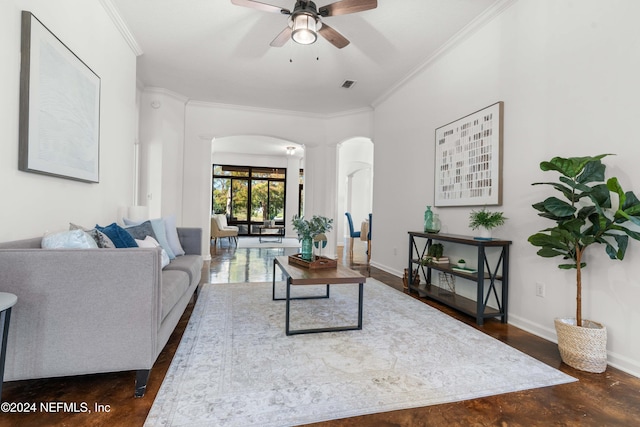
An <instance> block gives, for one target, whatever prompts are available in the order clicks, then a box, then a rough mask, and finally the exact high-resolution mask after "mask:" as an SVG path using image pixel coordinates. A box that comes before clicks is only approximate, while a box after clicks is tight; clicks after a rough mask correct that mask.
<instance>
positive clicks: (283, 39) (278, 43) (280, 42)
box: [269, 27, 291, 47]
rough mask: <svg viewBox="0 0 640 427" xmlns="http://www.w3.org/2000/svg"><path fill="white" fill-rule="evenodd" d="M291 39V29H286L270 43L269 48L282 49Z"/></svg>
mask: <svg viewBox="0 0 640 427" xmlns="http://www.w3.org/2000/svg"><path fill="white" fill-rule="evenodd" d="M290 38H291V27H286V28H285V29H284V30H282V32H281V33H280V34H278V35H277V36H276V38H275V39H273V41H272V42H271V43H269V46H271V47H282V46H284V45H285V44H286V43H287V42H288V41H289V39H290Z"/></svg>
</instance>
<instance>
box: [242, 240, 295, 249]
mask: <svg viewBox="0 0 640 427" xmlns="http://www.w3.org/2000/svg"><path fill="white" fill-rule="evenodd" d="M299 247H300V242H299V241H298V239H295V238H290V237H285V238H283V239H282V241H281V242H278V241H277V240H276V239H275V238H274V237H263V240H262V242H260V239H259V238H258V237H239V238H238V248H240V249H253V248H299Z"/></svg>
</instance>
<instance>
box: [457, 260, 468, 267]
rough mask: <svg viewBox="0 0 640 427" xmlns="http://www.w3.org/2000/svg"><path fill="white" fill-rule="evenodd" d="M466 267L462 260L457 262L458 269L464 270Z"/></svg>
mask: <svg viewBox="0 0 640 427" xmlns="http://www.w3.org/2000/svg"><path fill="white" fill-rule="evenodd" d="M466 266H467V262H466V261H465V260H463V259H459V260H458V267H460V268H465V267H466Z"/></svg>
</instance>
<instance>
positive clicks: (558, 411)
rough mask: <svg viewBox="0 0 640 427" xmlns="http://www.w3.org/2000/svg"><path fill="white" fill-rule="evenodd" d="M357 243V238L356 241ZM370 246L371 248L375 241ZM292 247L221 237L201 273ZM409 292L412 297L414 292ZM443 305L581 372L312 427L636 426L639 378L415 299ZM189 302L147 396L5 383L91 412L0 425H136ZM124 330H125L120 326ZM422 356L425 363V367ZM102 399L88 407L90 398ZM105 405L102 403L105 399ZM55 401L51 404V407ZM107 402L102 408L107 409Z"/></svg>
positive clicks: (234, 272) (244, 276)
mask: <svg viewBox="0 0 640 427" xmlns="http://www.w3.org/2000/svg"><path fill="white" fill-rule="evenodd" d="M358 244H359V245H360V242H358ZM374 250H375V247H374ZM295 251H296V250H291V249H288V250H287V249H238V250H236V248H235V246H234V245H233V244H231V245H229V243H228V242H226V241H225V242H222V243H221V246H220V247H218V248H215V249H212V252H211V254H212V261H211V263H210V265H206V266H205V271H204V279H203V280H208V281H209V282H211V283H232V282H239V281H270V280H271V275H272V263H271V260H272V259H273V257H274V256H277V255H287V254H289V253H294V252H295ZM340 252H341V253H340V259H341V261H342V262H343V264H345V265H350V266H351V268H353V269H356V270H359V271H361V272H363V273H364V274H367V275H370V276H371V277H374V278H376V279H377V280H380V281H382V282H384V283H386V284H388V285H390V286H392V287H394V288H397V289H399V290H402V280H401V279H399V278H397V277H395V276H392V275H390V274H388V273H385V272H383V271H381V270H378V269H376V268H374V267H369V266H367V265H366V257H365V255H364V248H363V247H362V246H358V247H357V248H356V250H355V251H354V260H353V263H351V262H349V260H348V259H347V258H346V256H344V255H343V254H342V251H340ZM414 297H415V298H418V297H417V296H415V295H414ZM418 299H420V300H422V301H424V303H425V304H429V305H431V306H433V307H436V308H438V309H440V310H442V311H443V312H446V313H448V314H450V315H451V316H453V317H455V318H457V319H459V320H461V321H463V322H465V323H467V324H469V325H471V326H473V327H476V328H477V329H479V330H481V331H483V332H484V333H486V334H488V335H490V336H492V337H494V338H496V339H499V340H500V341H502V342H505V343H506V344H508V345H510V346H512V347H515V348H517V349H519V350H520V351H523V352H524V353H527V354H529V355H531V356H533V357H535V358H536V359H538V360H541V361H542V362H544V363H546V364H548V365H550V366H552V367H554V368H557V369H560V370H561V371H563V372H566V373H567V374H569V375H572V376H574V377H576V378H578V379H579V381H578V382H574V383H571V384H563V385H559V386H554V387H545V388H539V389H534V390H527V391H522V392H517V393H509V394H503V395H497V396H490V397H486V398H481V399H473V400H467V401H463V402H457V403H451V404H444V405H435V406H428V407H423V408H416V409H407V410H401V411H393V412H386V413H379V414H374V415H367V416H361V417H353V418H348V419H342V420H336V421H330V422H323V423H317V424H313V426H317V427H320V426H322V427H347V426H387V427H392V426H393V427H396V426H638V425H640V379H639V378H636V377H633V376H631V375H628V374H626V373H624V372H621V371H620V370H618V369H614V368H611V367H608V368H607V370H606V372H604V373H602V374H590V373H585V372H580V371H576V370H574V369H572V368H570V367H568V366H566V365H564V364H562V363H561V361H560V355H559V353H558V350H557V346H556V345H555V344H553V343H551V342H549V341H546V340H544V339H541V338H538V337H536V336H534V335H531V334H529V333H527V332H525V331H522V330H520V329H518V328H516V327H514V326H511V325H503V324H501V323H500V322H499V321H493V320H490V321H487V322H485V324H484V326H482V327H478V326H476V325H475V323H474V321H473V319H472V318H470V317H469V316H466V315H463V314H460V313H457V312H455V311H453V310H451V309H448V308H446V307H444V306H441V305H439V304H438V303H435V302H432V301H426V300H424V299H422V298H418ZM192 309H193V303H192V304H190V305H189V307H188V308H187V310H186V312H185V314H184V316H183V317H182V319H181V321H180V323H179V325H178V327H177V328H176V330H175V331H174V333H173V335H172V336H171V338H170V339H169V342H168V344H167V346H166V347H165V349H164V350H163V352H162V354H161V355H160V357H159V359H158V361H157V362H156V364H155V366H154V368H153V370H152V371H151V378H150V379H149V384H148V390H147V393H146V395H145V396H144V397H143V398H141V399H135V398H134V397H133V383H134V376H135V373H134V372H121V373H112V374H100V375H87V376H80V377H68V378H54V379H42V380H29V381H14V382H8V383H5V384H4V389H3V393H2V398H3V399H2V400H3V402H13V403H18V402H20V403H36V404H37V405H38V406H39V405H40V403H41V402H62V403H66V404H72V403H77V404H78V406H80V404H81V403H83V402H84V403H86V404H87V405H88V407H89V409H91V410H92V412H91V413H72V412H58V413H46V412H42V411H40V410H37V411H36V412H35V413H0V426H127V427H135V426H142V424H143V423H144V420H145V418H146V416H147V413H148V412H149V409H150V408H151V405H152V403H153V400H154V398H155V396H156V394H157V392H158V389H159V388H160V385H161V383H162V380H163V378H164V376H165V374H166V371H167V369H168V368H169V365H170V363H171V359H172V357H173V354H174V353H175V351H176V348H177V346H178V344H179V342H180V338H181V336H182V333H183V332H184V329H185V327H186V325H187V322H188V320H189V316H190V315H191V311H192ZM123 333H126V332H125V331H123ZM427 362H428V361H425V366H428V364H427ZM95 404H100V405H105V406H104V407H103V408H104V409H105V411H104V412H94V411H93V409H94V405H95ZM106 405H108V406H106ZM54 407H55V406H54ZM106 409H108V411H106Z"/></svg>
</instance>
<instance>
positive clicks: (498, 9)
mask: <svg viewBox="0 0 640 427" xmlns="http://www.w3.org/2000/svg"><path fill="white" fill-rule="evenodd" d="M517 1H518V0H501V1H498V2H496V3H494V4H493V5H492V6H491V7H489V8H488V9H487V10H485V11H484V12H483V13H481V14H480V15H478V16H477V17H475V18H474V19H473V20H472V21H471V22H469V23H468V24H467V25H466V26H465V27H464V28H462V29H461V30H460V31H458V32H457V33H456V34H454V35H453V36H452V37H451V38H450V39H449V40H447V41H446V43H444V44H443V45H442V46H441V47H440V48H439V49H438V50H436V51H435V52H434V53H433V54H432V55H431V56H429V57H428V58H427V59H426V61H424V62H423V63H422V64H420V65H418V66H417V67H416V68H414V69H413V70H412V71H410V72H409V73H408V74H407V75H406V76H405V77H404V78H403V79H401V80H400V81H399V82H397V83H396V84H395V85H393V86H391V88H389V90H387V91H386V92H385V93H384V94H382V95H381V96H380V97H378V98H377V99H376V100H375V101H374V102H373V103H372V104H371V105H373V107H374V108H376V107H378V106H379V105H380V104H381V103H382V102H384V101H385V100H387V99H388V98H389V97H390V96H391V95H393V94H394V93H395V92H396V91H398V90H399V89H400V88H401V87H403V86H404V85H406V84H407V83H408V82H410V81H411V80H413V78H414V77H416V76H417V75H418V74H419V73H420V72H422V71H423V70H425V69H426V68H428V67H429V66H430V65H431V64H433V63H434V62H436V61H437V60H438V59H440V57H442V56H444V55H445V54H447V53H449V52H450V51H452V50H453V49H454V48H455V47H457V46H458V45H459V44H460V43H462V42H463V41H465V40H467V39H469V38H470V37H471V36H472V35H474V34H475V33H476V32H478V31H479V30H480V29H482V28H483V27H484V26H486V25H487V24H489V23H490V22H491V21H493V20H494V19H495V18H497V17H498V16H500V15H501V14H502V13H503V12H504V11H505V10H507V9H508V8H509V7H511V6H512V5H513V4H514V3H516V2H517Z"/></svg>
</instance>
